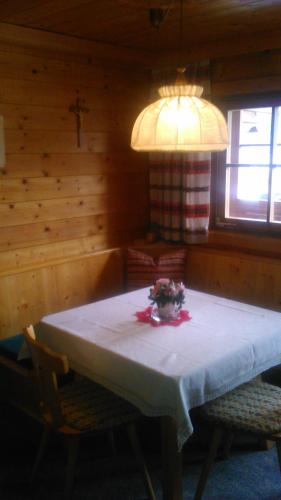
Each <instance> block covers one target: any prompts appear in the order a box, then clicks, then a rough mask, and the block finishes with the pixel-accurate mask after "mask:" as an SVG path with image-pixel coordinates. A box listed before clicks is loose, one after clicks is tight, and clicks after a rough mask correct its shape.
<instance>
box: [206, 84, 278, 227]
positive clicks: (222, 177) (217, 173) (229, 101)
mask: <svg viewBox="0 0 281 500" xmlns="http://www.w3.org/2000/svg"><path fill="white" fill-rule="evenodd" d="M216 104H217V105H218V107H219V108H220V109H221V111H222V112H223V113H224V115H225V118H226V119H227V113H228V111H229V110H235V109H237V110H239V109H247V108H254V107H256V108H258V107H272V106H281V93H280V92H271V93H270V94H268V93H267V94H251V95H239V96H230V97H227V98H225V99H223V100H220V101H218V100H217V101H216ZM227 165H229V163H228V164H227V163H226V150H225V151H222V152H218V153H213V154H212V176H211V210H210V229H224V230H231V231H240V232H242V231H243V232H248V233H256V234H257V233H258V234H264V235H274V236H280V237H281V223H274V222H268V221H257V220H249V219H248V220H247V219H244V220H243V219H235V218H227V217H225V215H224V214H225V193H226V172H227V168H226V167H227ZM241 166H243V165H241ZM253 166H254V165H253ZM265 166H267V165H265ZM233 168H235V167H233ZM272 172H273V169H272V168H270V173H269V175H270V179H271V178H272ZM269 195H270V192H269ZM256 203H262V202H256ZM264 203H268V202H264ZM268 204H269V203H268Z"/></svg>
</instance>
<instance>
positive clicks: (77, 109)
mask: <svg viewBox="0 0 281 500" xmlns="http://www.w3.org/2000/svg"><path fill="white" fill-rule="evenodd" d="M82 102H83V101H82V100H81V99H80V98H79V97H77V98H76V102H75V104H72V105H71V106H70V107H69V111H70V112H71V113H74V115H75V118H76V131H77V147H78V148H80V147H81V128H82V120H83V113H88V111H89V110H88V108H85V107H84V106H82Z"/></svg>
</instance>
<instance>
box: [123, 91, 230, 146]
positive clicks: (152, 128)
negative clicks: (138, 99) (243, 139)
mask: <svg viewBox="0 0 281 500" xmlns="http://www.w3.org/2000/svg"><path fill="white" fill-rule="evenodd" d="M202 92H203V88H202V87H200V86H198V85H169V86H166V87H161V88H160V89H159V94H160V97H161V99H159V100H158V101H156V102H154V103H153V104H150V105H149V106H147V107H146V108H145V109H144V110H143V111H142V112H141V113H140V114H139V116H138V117H137V119H136V121H135V124H134V127H133V131H132V137H131V147H132V148H133V149H135V150H136V151H175V152H176V151H182V152H188V151H222V150H224V149H226V147H227V144H228V133H227V125H226V121H225V119H224V116H223V114H222V113H221V112H220V111H219V109H218V108H217V107H216V106H214V105H213V104H211V103H210V102H208V101H207V100H206V99H202V98H201V95H202Z"/></svg>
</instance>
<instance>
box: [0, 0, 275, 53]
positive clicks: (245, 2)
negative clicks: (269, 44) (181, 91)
mask: <svg viewBox="0 0 281 500" xmlns="http://www.w3.org/2000/svg"><path fill="white" fill-rule="evenodd" d="M151 8H163V9H167V15H166V17H165V20H164V22H163V23H162V24H161V27H160V29H156V28H154V27H152V25H151V23H150V21H149V9H151ZM183 10H184V17H183V28H184V29H183V47H184V48H187V47H188V48H189V49H190V48H196V47H198V46H200V45H206V44H209V43H211V44H213V45H214V44H216V42H220V43H221V42H222V41H223V40H225V41H227V40H228V41H229V40H232V41H233V42H234V43H235V40H237V41H240V43H241V37H247V38H249V37H254V39H256V40H257V44H258V40H260V39H261V37H263V36H264V33H269V32H273V31H278V30H280V27H281V1H280V0H183ZM179 17H180V0H171V1H170V0H162V1H161V0H92V1H89V0H0V22H3V23H9V24H14V25H18V26H24V27H30V28H36V29H39V30H43V31H49V32H53V33H60V34H65V35H71V36H75V37H78V38H83V39H88V40H94V41H98V42H103V43H108V44H113V45H115V46H119V47H129V48H133V49H141V50H145V51H150V52H153V51H156V50H157V51H159V50H162V51H166V50H173V49H177V47H178V44H179ZM280 33H281V31H280Z"/></svg>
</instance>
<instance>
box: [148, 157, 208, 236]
mask: <svg viewBox="0 0 281 500" xmlns="http://www.w3.org/2000/svg"><path fill="white" fill-rule="evenodd" d="M210 173H211V165H210V153H190V154H182V153H177V154H176V153H171V154H168V153H165V154H157V155H153V156H152V157H151V165H150V206H151V229H152V231H153V232H155V233H156V234H157V235H158V237H159V238H161V239H164V240H166V241H173V242H176V241H177V242H186V243H200V242H203V241H205V240H206V238H207V232H208V226H209V212H210Z"/></svg>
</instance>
